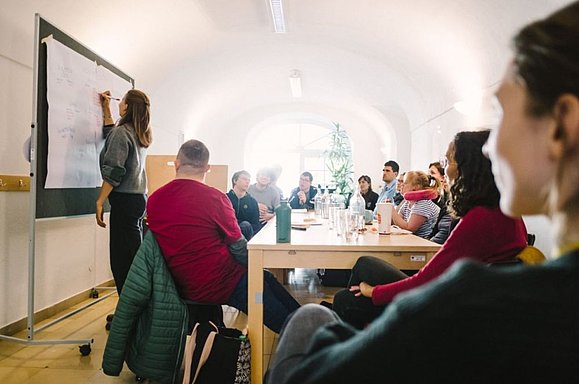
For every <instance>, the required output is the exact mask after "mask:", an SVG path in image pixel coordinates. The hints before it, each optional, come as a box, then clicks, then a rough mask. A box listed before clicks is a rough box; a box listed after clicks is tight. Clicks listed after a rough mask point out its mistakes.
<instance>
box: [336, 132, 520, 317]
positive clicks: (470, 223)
mask: <svg viewBox="0 0 579 384" xmlns="http://www.w3.org/2000/svg"><path fill="white" fill-rule="evenodd" d="M488 136H489V131H480V132H459V133H458V134H457V135H456V136H455V137H454V140H453V141H452V142H451V143H450V144H449V146H448V151H447V153H446V157H447V159H448V164H447V165H446V172H447V176H448V179H449V182H450V200H449V209H450V212H451V214H452V215H453V216H454V217H457V218H461V220H460V222H459V223H458V225H457V226H456V228H455V229H454V230H453V231H452V233H451V234H450V237H449V238H448V240H447V241H446V242H445V243H444V245H443V246H442V248H440V250H439V251H438V252H437V253H436V254H435V255H434V257H433V258H432V259H431V260H430V261H429V262H428V263H427V264H426V265H425V266H424V267H423V268H422V269H421V270H420V271H418V273H416V274H414V275H413V276H411V277H408V276H407V275H405V274H404V273H402V272H401V271H399V270H398V269H396V268H395V267H393V266H392V265H390V264H388V263H387V262H385V261H383V260H381V259H377V258H375V257H371V256H364V257H361V258H360V259H358V261H357V262H356V265H355V266H354V268H353V269H352V275H351V277H350V282H349V284H348V285H349V286H350V288H349V289H345V290H342V291H340V292H338V293H337V294H336V296H335V297H334V304H333V309H334V310H335V311H336V312H337V313H338V315H340V317H341V318H342V319H344V320H345V321H347V322H349V323H351V324H352V325H354V326H355V327H358V328H362V327H364V326H365V325H366V324H368V323H370V322H371V321H372V320H374V319H375V318H376V317H378V316H379V315H380V314H381V313H382V312H383V310H384V307H385V306H386V305H387V304H388V303H390V302H391V301H392V299H393V298H394V297H395V296H396V295H398V294H399V293H401V292H404V291H407V290H409V289H412V288H415V287H418V286H421V285H423V284H425V283H427V282H429V281H431V280H434V279H435V278H437V277H438V276H440V275H441V274H442V273H443V272H444V271H446V270H447V269H448V268H449V267H450V266H451V264H452V263H454V262H455V261H456V260H458V259H460V258H470V259H474V260H478V261H481V262H483V263H498V262H504V261H511V260H513V259H514V257H515V256H516V255H517V254H518V253H519V252H520V251H521V250H522V249H523V248H525V246H526V245H527V231H526V228H525V225H524V223H523V221H522V220H521V219H512V218H509V217H507V216H505V215H503V213H502V212H501V211H500V210H499V207H498V205H499V197H500V196H499V191H498V189H497V186H496V184H495V182H494V179H493V175H492V171H491V163H490V161H489V160H488V159H487V158H486V157H485V156H484V155H483V153H482V147H483V144H484V143H485V142H486V141H487V138H488Z"/></svg>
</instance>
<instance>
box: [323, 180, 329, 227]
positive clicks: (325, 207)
mask: <svg viewBox="0 0 579 384" xmlns="http://www.w3.org/2000/svg"><path fill="white" fill-rule="evenodd" d="M329 211H330V193H329V192H328V186H327V185H326V190H325V191H324V194H323V195H322V218H324V219H327V218H329V216H330V213H329Z"/></svg>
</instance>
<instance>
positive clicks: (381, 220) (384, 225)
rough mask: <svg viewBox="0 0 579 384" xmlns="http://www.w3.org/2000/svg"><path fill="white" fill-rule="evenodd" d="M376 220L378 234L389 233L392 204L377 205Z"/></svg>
mask: <svg viewBox="0 0 579 384" xmlns="http://www.w3.org/2000/svg"><path fill="white" fill-rule="evenodd" d="M376 206H377V207H378V210H377V213H376V218H377V219H378V233H386V234H388V233H390V223H391V221H392V208H393V205H392V203H378V204H376Z"/></svg>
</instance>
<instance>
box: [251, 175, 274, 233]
mask: <svg viewBox="0 0 579 384" xmlns="http://www.w3.org/2000/svg"><path fill="white" fill-rule="evenodd" d="M272 176H273V175H272V172H271V170H269V169H267V168H261V169H260V170H258V171H257V176H256V178H255V181H256V182H255V184H251V185H250V186H249V189H248V190H247V192H249V194H250V195H251V196H252V197H253V198H254V199H255V200H257V205H258V206H259V221H260V223H261V224H262V226H263V225H265V224H266V223H267V222H268V221H269V220H271V218H272V217H274V216H275V209H276V208H277V207H278V206H279V201H280V194H279V191H278V190H277V189H276V188H274V187H273V186H272V185H271V179H272Z"/></svg>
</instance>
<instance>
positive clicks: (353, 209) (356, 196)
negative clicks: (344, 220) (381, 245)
mask: <svg viewBox="0 0 579 384" xmlns="http://www.w3.org/2000/svg"><path fill="white" fill-rule="evenodd" d="M348 209H349V210H350V213H351V214H352V215H355V216H356V218H357V219H356V222H358V223H359V224H358V229H361V228H362V227H363V226H364V211H365V210H366V201H365V200H364V198H363V197H362V194H361V193H360V187H358V186H356V191H354V193H353V194H352V197H350V202H349V204H348Z"/></svg>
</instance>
